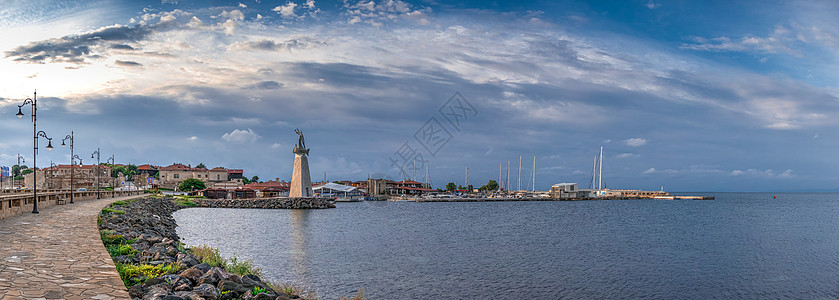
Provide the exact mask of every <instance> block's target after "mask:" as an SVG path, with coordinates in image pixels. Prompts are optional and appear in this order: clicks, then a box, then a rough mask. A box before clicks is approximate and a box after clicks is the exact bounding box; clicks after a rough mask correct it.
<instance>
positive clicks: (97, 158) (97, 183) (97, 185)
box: [90, 147, 102, 199]
mask: <svg viewBox="0 0 839 300" xmlns="http://www.w3.org/2000/svg"><path fill="white" fill-rule="evenodd" d="M94 155H96V199H102V197H100V196H99V173H102V172H100V171H99V147H96V151H93V153H92V154H90V158H93V156H94Z"/></svg>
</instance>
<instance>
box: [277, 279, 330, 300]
mask: <svg viewBox="0 0 839 300" xmlns="http://www.w3.org/2000/svg"><path fill="white" fill-rule="evenodd" d="M268 286H270V287H271V288H272V289H274V290H275V291H277V292H278V293H283V294H286V295H288V296H292V295H296V296H298V297H300V298H301V299H305V300H315V299H318V296H317V295H316V294H315V293H314V292H312V291H310V290H308V289H306V288H305V287H303V286H302V285H299V284H294V283H282V284H276V283H273V282H269V283H268Z"/></svg>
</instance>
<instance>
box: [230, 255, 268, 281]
mask: <svg viewBox="0 0 839 300" xmlns="http://www.w3.org/2000/svg"><path fill="white" fill-rule="evenodd" d="M224 270H226V271H227V272H230V273H233V274H236V275H239V276H242V275H248V274H253V275H256V276H259V277H260V278H261V277H262V269H260V268H258V267H256V266H254V265H253V261H251V260H249V259H246V260H242V261H239V258H238V257H235V256H234V257H232V258H230V261H228V262H227V264H226V265H225V268H224Z"/></svg>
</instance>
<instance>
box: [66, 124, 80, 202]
mask: <svg viewBox="0 0 839 300" xmlns="http://www.w3.org/2000/svg"><path fill="white" fill-rule="evenodd" d="M66 140H70V204H73V203H74V202H73V195H74V194H75V193H74V192H75V190H74V189H73V177H75V176H74V174H76V168H75V166H74V165H75V162H76V158H78V156H76V155H75V154H73V131H72V130H71V131H70V135H68V136H65V137H64V138H63V139H61V147H65V146H66V144H64V141H66ZM79 160H81V159H79ZM62 186H63V184H62Z"/></svg>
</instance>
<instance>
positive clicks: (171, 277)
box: [163, 274, 181, 286]
mask: <svg viewBox="0 0 839 300" xmlns="http://www.w3.org/2000/svg"><path fill="white" fill-rule="evenodd" d="M180 278H181V277H180V276H178V275H175V274H169V275H164V276H163V281H165V282H166V283H168V284H171V285H172V286H174V285H175V282H176V281H178V279H180Z"/></svg>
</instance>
